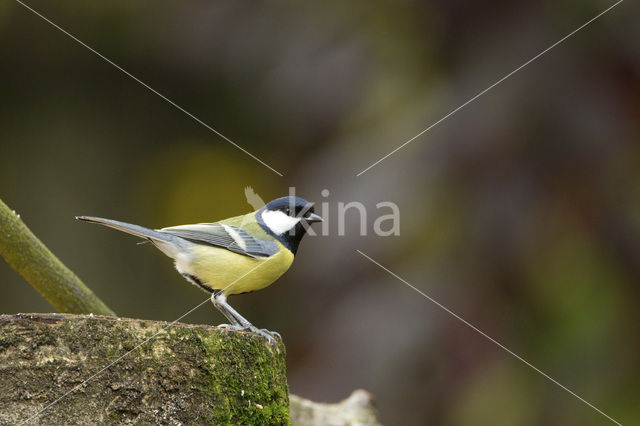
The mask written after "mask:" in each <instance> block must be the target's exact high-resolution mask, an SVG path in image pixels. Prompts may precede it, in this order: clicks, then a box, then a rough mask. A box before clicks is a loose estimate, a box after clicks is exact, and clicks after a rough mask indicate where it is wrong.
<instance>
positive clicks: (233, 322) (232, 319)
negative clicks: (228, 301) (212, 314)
mask: <svg viewBox="0 0 640 426" xmlns="http://www.w3.org/2000/svg"><path fill="white" fill-rule="evenodd" d="M221 294H222V293H218V292H217V291H214V292H213V293H212V294H211V303H213V306H215V307H216V309H218V310H219V311H220V312H221V313H222V315H224V316H225V317H226V318H227V319H228V320H229V323H230V324H220V325H219V326H218V327H223V328H229V329H234V330H242V329H244V326H242V325H241V324H240V323H239V322H238V320H237V319H236V318H235V317H234V316H233V315H232V314H231V313H230V312H229V311H228V310H227V309H225V307H224V306H223V305H222V304H221V303H219V302H218V298H219V297H220V295H221Z"/></svg>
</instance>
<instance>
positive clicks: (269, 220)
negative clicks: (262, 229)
mask: <svg viewBox="0 0 640 426" xmlns="http://www.w3.org/2000/svg"><path fill="white" fill-rule="evenodd" d="M262 220H263V221H264V223H265V225H267V227H268V228H269V229H270V230H271V232H273V233H274V234H276V235H281V234H284V233H285V232H288V231H290V230H291V229H292V228H293V227H294V226H296V225H297V224H298V223H299V222H300V218H299V217H291V216H288V215H286V214H285V213H284V212H281V211H280V210H265V211H263V212H262Z"/></svg>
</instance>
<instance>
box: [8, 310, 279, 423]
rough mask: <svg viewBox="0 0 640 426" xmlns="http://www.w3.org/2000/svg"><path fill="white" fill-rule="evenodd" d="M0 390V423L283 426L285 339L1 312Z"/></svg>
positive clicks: (193, 327) (106, 319) (174, 325)
mask: <svg viewBox="0 0 640 426" xmlns="http://www.w3.org/2000/svg"><path fill="white" fill-rule="evenodd" d="M147 340H148V341H147ZM129 351H130V352H129ZM128 352H129V353H128ZM125 354H126V355H125ZM120 358H121V359H120ZM110 364H112V365H110ZM105 367H108V368H105ZM94 375H95V377H94ZM87 379H89V380H87ZM85 381H86V382H85ZM0 389H1V391H0V424H12V425H13V424H20V423H22V422H26V424H56V425H59V424H95V423H118V424H120V423H143V424H146V423H159V424H180V423H182V424H194V423H198V424H203V423H210V424H288V422H289V397H288V393H289V392H288V386H287V379H286V371H285V355H284V345H282V343H281V342H279V345H278V347H274V346H271V345H269V344H268V342H267V341H266V340H265V339H264V338H262V337H260V336H258V335H255V334H253V333H248V332H237V331H228V330H225V329H220V328H216V327H211V326H203V325H188V324H181V323H166V322H157V321H141V320H134V319H125V318H122V319H119V318H112V317H100V316H86V315H65V314H19V315H2V316H0ZM72 390H73V391H72ZM69 391H72V392H70V393H69V394H68V395H66V396H65V394H67V393H68V392H69ZM59 398H61V399H60V400H59V401H58V402H56V401H57V400H58V399H59ZM45 408H46V409H45ZM43 409H45V410H44V411H42V412H41V413H39V412H40V411H41V410H43ZM38 413H39V414H38ZM34 416H35V417H34Z"/></svg>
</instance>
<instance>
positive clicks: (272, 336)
mask: <svg viewBox="0 0 640 426" xmlns="http://www.w3.org/2000/svg"><path fill="white" fill-rule="evenodd" d="M246 330H249V331H251V332H253V333H256V334H259V335H260V336H262V337H264V338H265V339H267V341H268V342H269V343H270V344H272V345H273V346H278V342H277V341H276V336H278V338H281V337H280V335H279V334H278V333H276V332H273V331H269V330H264V329H262V330H261V329H259V328H257V327H254V326H253V325H251V326H249V327H247V328H246Z"/></svg>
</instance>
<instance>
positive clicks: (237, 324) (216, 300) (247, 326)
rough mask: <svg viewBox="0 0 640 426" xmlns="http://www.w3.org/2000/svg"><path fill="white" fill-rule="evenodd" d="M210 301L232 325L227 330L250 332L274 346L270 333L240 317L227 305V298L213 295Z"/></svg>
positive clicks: (222, 295) (273, 339)
mask: <svg viewBox="0 0 640 426" xmlns="http://www.w3.org/2000/svg"><path fill="white" fill-rule="evenodd" d="M211 301H212V302H213V304H214V305H215V306H216V308H218V309H219V310H220V312H222V313H223V314H224V315H225V316H226V317H227V318H228V319H229V321H231V322H232V323H233V325H232V327H229V328H234V329H238V328H239V329H244V330H250V331H252V332H254V333H256V334H259V335H261V336H262V337H264V338H265V339H267V340H268V341H269V343H272V344H274V345H275V344H276V339H275V338H274V336H273V334H272V333H271V332H270V331H268V330H261V329H259V328H257V327H255V326H254V325H253V324H251V323H250V322H249V321H248V320H247V319H246V318H245V317H243V316H242V315H240V314H239V313H238V311H236V310H235V309H233V308H232V307H231V305H229V304H228V303H227V297H226V296H225V295H224V294H223V293H218V294H216V293H214V294H213V295H212V296H211ZM232 318H233V319H232ZM278 337H280V335H278Z"/></svg>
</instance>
